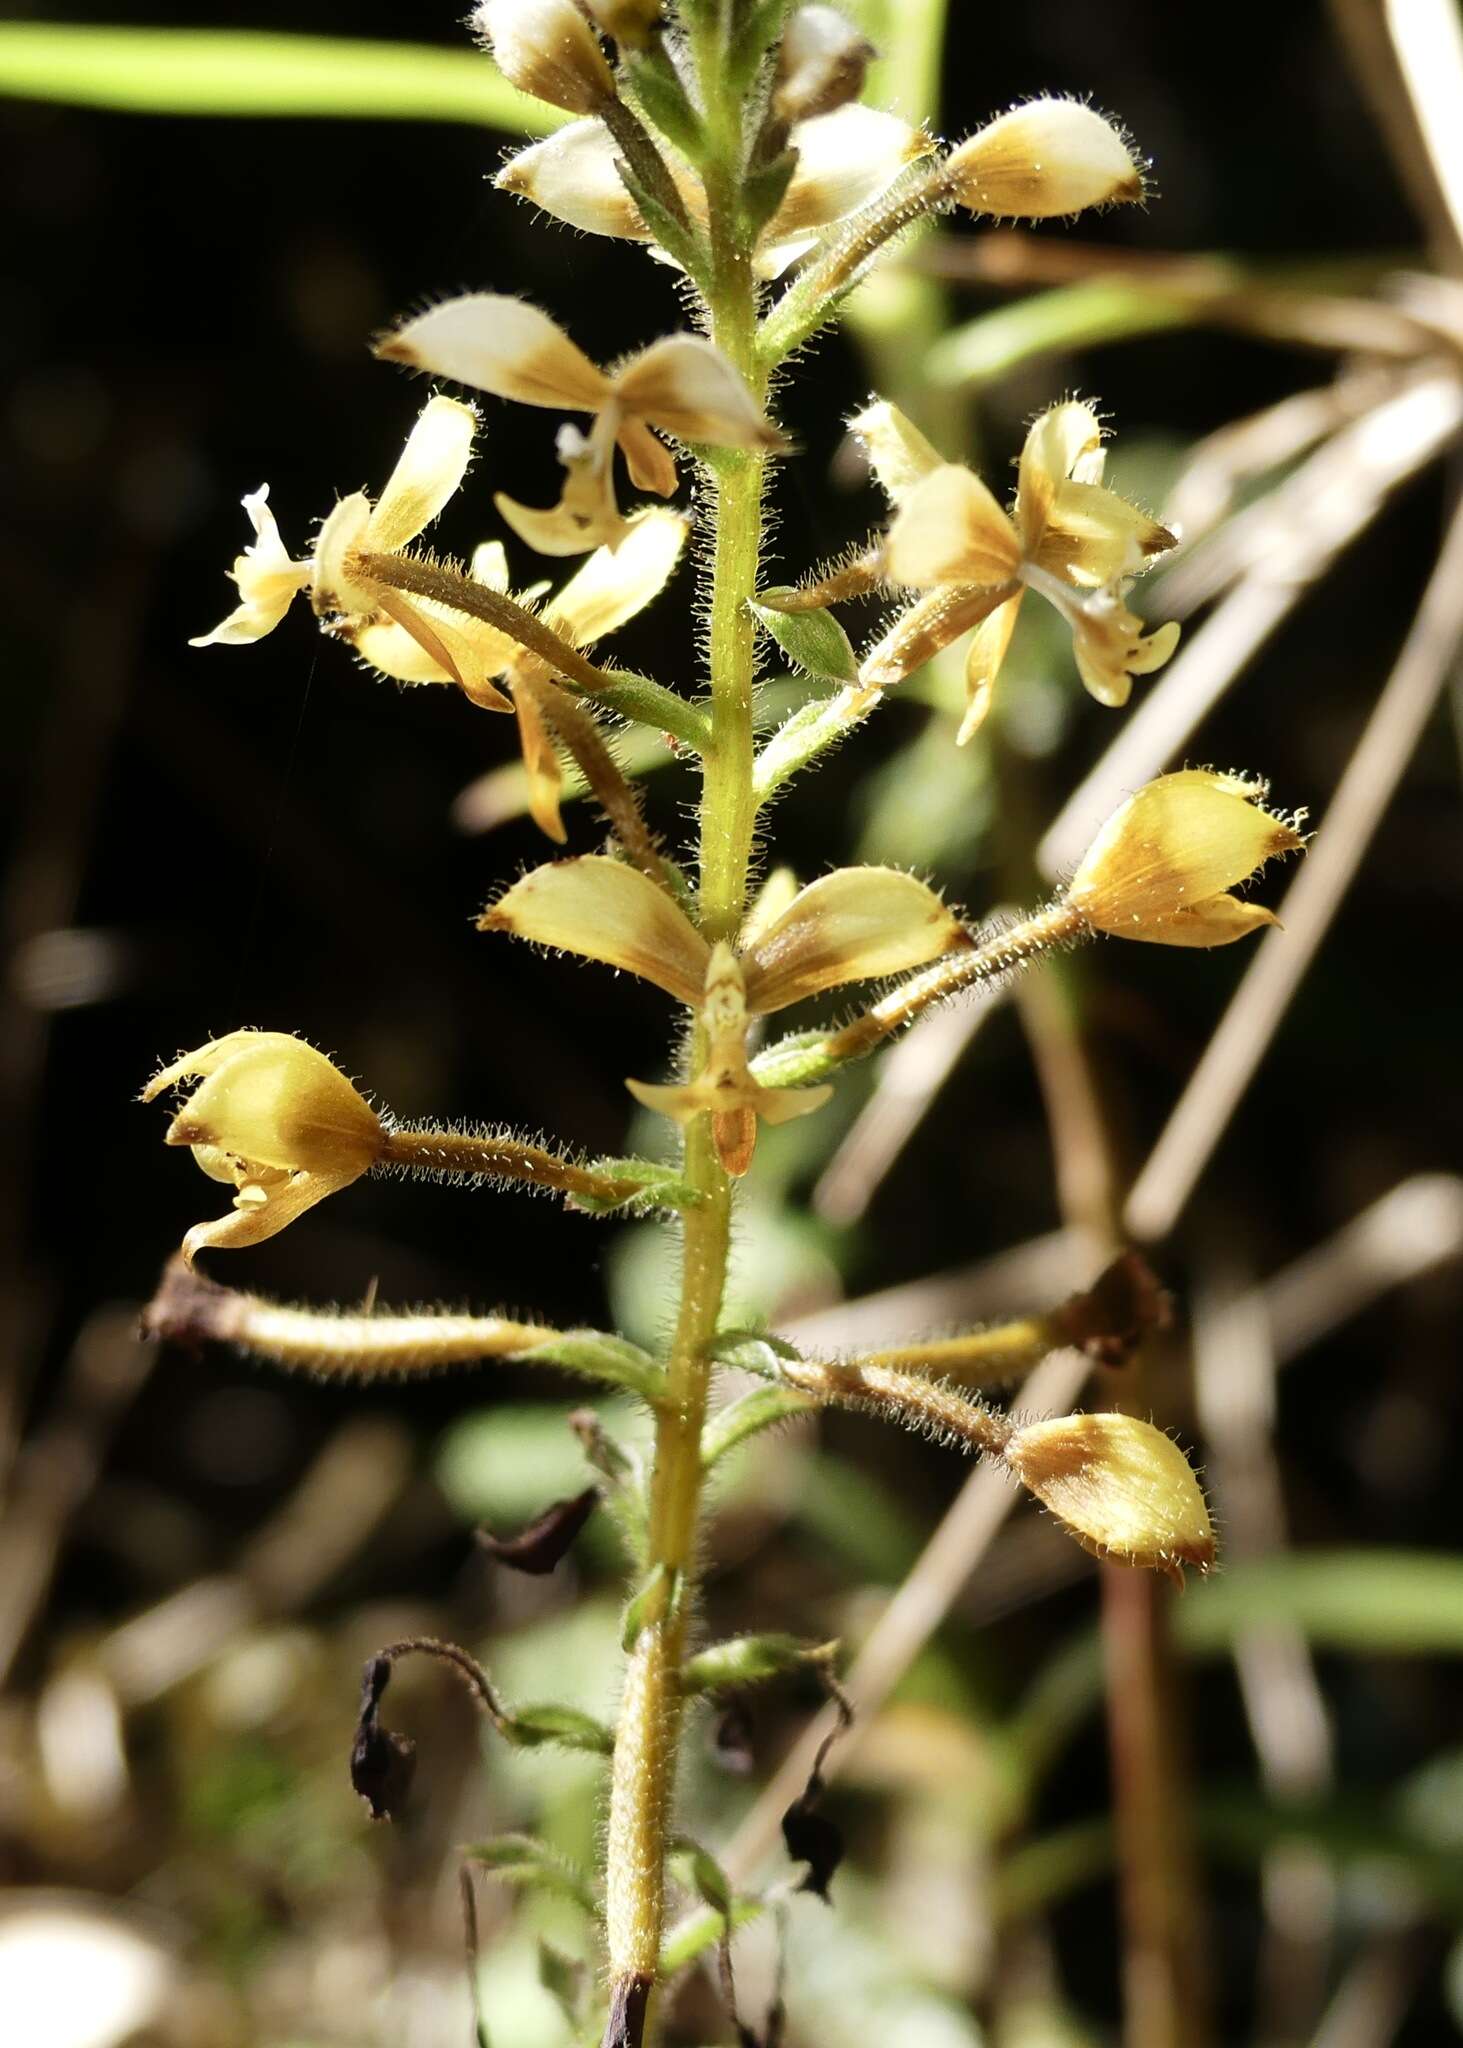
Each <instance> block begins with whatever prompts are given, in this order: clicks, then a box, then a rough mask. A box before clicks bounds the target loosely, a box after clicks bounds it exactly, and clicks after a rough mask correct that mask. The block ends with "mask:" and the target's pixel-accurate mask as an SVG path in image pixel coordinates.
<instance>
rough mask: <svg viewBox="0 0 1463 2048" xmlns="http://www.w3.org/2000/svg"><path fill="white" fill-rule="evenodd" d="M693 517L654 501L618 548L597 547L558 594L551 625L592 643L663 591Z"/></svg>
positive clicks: (634, 521)
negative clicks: (663, 506)
mask: <svg viewBox="0 0 1463 2048" xmlns="http://www.w3.org/2000/svg"><path fill="white" fill-rule="evenodd" d="M689 525H690V521H689V520H688V519H686V517H685V516H684V514H682V513H680V512H670V511H666V510H663V509H662V508H661V507H659V506H651V507H650V508H649V509H648V510H647V511H644V512H640V513H637V514H636V515H635V517H634V518H632V519H631V520H630V521H629V522H628V531H627V532H626V534H625V536H624V538H623V539H622V540H621V542H620V544H619V546H618V547H616V548H597V549H596V550H595V552H594V553H593V554H592V555H591V556H590V557H589V559H588V560H587V561H586V562H585V564H584V566H583V567H582V568H581V569H579V570H577V571H576V572H575V574H574V575H573V576H571V577H570V579H569V581H568V582H567V583H566V584H565V585H564V587H563V589H562V590H561V591H560V592H559V593H558V595H557V596H556V597H555V598H554V600H553V602H552V603H551V604H550V605H549V607H548V609H547V611H546V612H545V614H544V620H545V623H546V624H547V625H551V626H552V627H553V628H554V630H555V632H557V633H562V634H563V636H564V638H565V639H566V640H572V641H573V643H574V645H575V646H576V647H588V646H590V645H591V643H592V642H593V641H596V640H599V639H602V638H603V636H604V635H605V634H606V633H613V632H614V631H615V629H616V627H618V626H623V625H624V624H625V622H626V620H627V619H633V618H634V617H635V615H636V613H637V612H642V611H644V609H645V607H646V605H648V604H650V603H651V602H652V600H653V599H655V598H657V597H659V595H660V593H661V591H662V590H664V588H665V586H666V584H667V583H668V582H669V581H670V579H671V577H672V575H673V574H674V573H675V567H676V564H677V562H678V561H679V560H680V558H681V550H682V548H683V547H684V546H685V544H686V533H687V530H688V528H689Z"/></svg>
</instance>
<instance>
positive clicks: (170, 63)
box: [0, 21, 564, 135]
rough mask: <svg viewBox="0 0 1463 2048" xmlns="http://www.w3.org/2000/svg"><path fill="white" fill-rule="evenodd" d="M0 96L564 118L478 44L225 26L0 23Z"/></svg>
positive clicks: (304, 112) (193, 110)
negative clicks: (440, 45) (438, 44)
mask: <svg viewBox="0 0 1463 2048" xmlns="http://www.w3.org/2000/svg"><path fill="white" fill-rule="evenodd" d="M0 93H8V94H13V95H16V96H18V97H20V98H24V99H38V100H60V101H62V102H65V103H66V104H68V105H71V106H86V107H106V108H110V109H112V110H114V111H117V112H123V113H136V114H226V115H254V116H267V117H273V118H277V117H279V116H281V115H295V116H301V117H304V118H307V119H314V120H321V119H331V118H341V119H349V120H376V121H466V122H469V123H471V124H472V125H473V126H475V127H480V128H499V129H502V130H503V132H504V133H505V134H509V135H547V134H549V133H550V131H551V130H553V129H555V128H558V127H559V126H561V125H562V123H563V120H564V116H563V115H562V114H561V113H560V112H559V111H558V109H557V108H555V107H550V106H546V105H545V104H544V102H543V101H541V100H535V99H530V98H529V97H528V96H527V94H526V93H521V92H519V91H517V90H516V89H515V88H514V87H513V86H511V85H510V84H509V83H508V81H507V79H505V78H504V77H503V76H502V74H501V73H500V72H499V71H498V70H497V69H496V68H495V66H494V65H493V64H492V62H491V60H490V59H489V58H487V57H486V56H484V55H482V54H481V52H478V51H473V50H469V49H455V50H454V49H440V50H439V49H434V48H433V47H431V46H430V45H428V44H423V43H383V42H361V41H356V40H354V39H352V38H348V37H344V36H341V37H336V36H294V35H267V34H258V35H256V34H252V33H249V32H247V31H242V30H240V31H236V30H232V29H152V28H110V27H100V26H90V25H86V26H83V25H81V24H77V23H71V22H66V23H61V22H39V21H37V22H7V23H0Z"/></svg>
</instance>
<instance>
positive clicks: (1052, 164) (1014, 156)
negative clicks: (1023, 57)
mask: <svg viewBox="0 0 1463 2048" xmlns="http://www.w3.org/2000/svg"><path fill="white" fill-rule="evenodd" d="M946 172H947V174H948V177H949V183H950V189H951V191H952V192H953V194H954V196H955V198H956V199H957V201H958V202H959V204H960V205H961V206H968V207H969V208H970V210H971V212H972V213H984V214H991V215H994V216H995V218H996V219H998V220H1044V219H1047V218H1049V217H1050V216H1052V215H1056V214H1064V213H1081V212H1082V211H1083V210H1084V209H1085V208H1086V207H1089V206H1116V205H1121V204H1124V203H1126V202H1130V201H1133V200H1138V199H1141V198H1142V197H1143V166H1142V164H1141V162H1140V161H1139V159H1138V158H1137V157H1136V156H1134V154H1133V152H1132V150H1131V149H1130V148H1129V147H1128V144H1127V143H1126V141H1125V140H1124V139H1123V136H1122V135H1121V133H1120V132H1119V130H1118V129H1117V128H1115V127H1114V126H1113V124H1112V122H1111V121H1105V120H1104V119H1103V117H1102V115H1101V114H1098V113H1094V111H1093V109H1092V108H1091V107H1088V106H1084V105H1083V104H1082V102H1081V101H1080V100H1061V99H1039V100H1030V101H1028V102H1027V104H1026V105H1025V106H1024V107H1013V108H1012V109H1011V111H1010V113H1009V114H1002V115H1001V116H1000V118H999V119H998V120H995V121H992V122H990V123H989V125H988V126H987V127H984V128H982V129H981V130H980V131H979V133H978V134H975V135H972V136H971V137H970V138H969V139H968V141H965V142H962V143H961V144H960V146H959V147H958V148H957V149H955V150H953V151H952V152H951V154H950V156H949V158H948V159H947V161H946Z"/></svg>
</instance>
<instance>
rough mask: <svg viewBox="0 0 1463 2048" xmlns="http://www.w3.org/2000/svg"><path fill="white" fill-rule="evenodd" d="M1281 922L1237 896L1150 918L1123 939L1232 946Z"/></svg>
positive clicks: (1168, 944)
mask: <svg viewBox="0 0 1463 2048" xmlns="http://www.w3.org/2000/svg"><path fill="white" fill-rule="evenodd" d="M1279 922H1280V920H1279V918H1278V917H1277V916H1276V915H1275V913H1274V911H1273V910H1267V909H1266V908H1265V906H1264V904H1263V903H1245V902H1242V901H1241V899H1240V898H1239V897H1238V896H1211V897H1209V898H1208V899H1207V901H1205V902H1203V903H1195V904H1194V905H1192V907H1191V908H1189V909H1188V910H1176V911H1175V912H1174V913H1173V915H1172V917H1150V918H1149V919H1148V920H1147V922H1146V923H1145V924H1143V925H1142V926H1141V927H1140V928H1135V929H1134V930H1133V931H1131V932H1127V933H1125V934H1124V936H1125V937H1127V938H1133V939H1146V940H1148V941H1149V942H1150V944H1152V945H1155V946H1232V945H1233V944H1234V942H1235V940H1236V939H1247V938H1248V937H1249V936H1250V934H1251V932H1257V931H1260V930H1262V929H1263V928H1264V926H1266V925H1267V924H1279Z"/></svg>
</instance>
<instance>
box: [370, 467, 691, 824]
mask: <svg viewBox="0 0 1463 2048" xmlns="http://www.w3.org/2000/svg"><path fill="white" fill-rule="evenodd" d="M689 524H690V522H689V521H688V520H687V518H686V517H685V515H684V514H683V513H680V512H672V511H671V510H669V509H668V508H666V507H663V506H648V507H647V508H646V509H645V510H644V511H641V512H638V513H636V514H635V515H634V517H632V518H631V519H629V520H628V521H627V522H626V533H625V537H624V539H623V540H622V541H621V542H620V544H619V546H618V547H616V548H607V547H605V548H598V549H596V550H595V552H594V553H593V554H592V555H590V556H589V557H588V558H587V559H586V561H585V562H584V563H583V565H582V566H581V567H580V568H579V569H578V570H576V572H575V573H574V575H573V576H571V577H570V579H569V581H568V582H567V583H566V584H564V586H563V587H562V589H560V590H559V592H558V593H557V595H555V596H554V597H552V598H550V599H549V602H548V604H547V605H546V606H545V608H544V612H543V615H542V616H543V620H544V624H545V625H547V626H550V627H552V628H553V630H554V631H555V632H556V633H557V634H558V635H559V636H560V638H561V639H564V640H567V641H568V642H569V644H570V645H571V646H573V647H578V648H589V647H591V646H592V645H593V644H594V643H595V642H596V641H597V640H600V639H602V638H603V637H604V635H605V634H606V633H613V632H614V631H615V630H616V629H617V628H618V627H620V626H623V625H624V624H625V623H626V622H627V620H629V619H633V618H634V617H635V616H636V614H637V613H638V612H641V611H643V610H644V609H645V607H646V606H647V605H648V604H650V603H651V602H652V601H653V600H654V599H655V598H657V597H658V596H659V595H660V593H661V591H662V590H663V589H664V588H665V586H666V584H667V583H668V582H669V580H670V578H671V576H672V574H673V573H674V571H675V567H676V564H677V562H678V561H679V560H680V557H681V552H682V549H683V548H684V546H685V541H686V533H687V530H688V527H689ZM471 574H472V578H473V580H474V581H475V582H477V583H481V584H483V585H484V586H485V587H486V588H488V589H490V590H496V591H500V592H502V593H503V594H504V595H507V594H509V580H508V559H507V556H506V555H505V554H504V552H503V548H502V546H501V544H500V543H499V542H497V541H487V542H485V543H484V544H483V546H482V547H480V548H478V549H476V550H475V551H474V554H473V557H472V564H471ZM547 588H548V586H547V585H546V584H540V585H537V586H536V587H535V588H533V589H532V590H528V591H524V592H522V593H520V594H519V596H518V599H517V602H518V603H519V604H523V605H531V604H533V603H535V602H536V601H537V600H538V599H539V598H541V597H542V596H543V595H544V593H545V591H546V590H547ZM416 602H417V604H418V606H419V608H420V610H421V611H422V612H423V613H425V614H426V615H427V616H428V618H429V619H430V620H431V621H432V623H433V625H434V626H435V627H436V629H437V630H438V631H440V632H442V633H444V634H448V635H450V636H452V637H453V640H454V643H455V647H456V654H457V662H456V669H457V672H456V673H455V674H454V673H453V671H452V670H451V669H449V668H448V667H447V666H445V665H444V664H443V663H442V662H441V661H439V660H436V659H434V658H433V656H432V655H431V653H430V652H429V651H428V650H427V649H426V648H424V647H423V645H422V644H421V642H420V640H419V639H418V638H417V637H416V636H414V635H413V634H411V633H409V632H408V631H406V630H405V629H404V628H403V627H402V626H401V625H399V624H398V623H397V621H396V620H395V619H394V618H393V617H391V616H390V614H388V613H385V612H377V613H375V614H373V615H370V616H365V617H352V618H346V619H343V620H342V621H341V622H340V625H339V626H338V628H337V631H338V633H339V635H340V637H341V638H342V639H345V640H348V641H349V642H350V644H351V646H352V647H354V648H355V651H356V653H357V654H359V655H360V657H361V659H362V661H364V662H366V663H368V664H369V666H370V667H372V668H375V669H379V670H380V671H381V673H382V674H383V675H388V676H391V677H393V678H395V680H396V681H398V682H403V683H451V682H456V683H458V684H459V686H460V687H461V688H463V689H464V690H465V692H466V694H467V695H468V696H469V697H470V698H471V699H472V700H473V702H474V703H477V704H481V705H482V706H483V707H484V708H485V709H487V710H492V711H510V710H511V711H514V712H516V713H517V717H518V734H519V744H520V747H521V750H522V754H523V763H524V767H525V768H526V770H527V772H528V795H529V811H530V814H531V816H532V817H533V820H534V822H535V824H537V825H538V827H539V829H540V830H541V831H542V832H544V833H546V834H547V835H548V837H549V838H550V839H553V840H555V841H557V842H558V843H559V844H562V843H563V840H564V837H565V833H564V822H563V818H562V816H561V814H560V810H559V792H560V787H561V784H562V779H563V778H562V775H561V773H560V768H559V757H558V754H557V752H556V751H555V748H554V743H553V739H552V736H551V734H550V731H549V727H548V724H546V722H545V718H544V714H543V708H542V704H541V701H540V699H541V693H542V688H543V686H544V685H545V684H547V683H548V682H549V681H550V680H551V677H552V671H551V669H550V667H549V664H548V663H547V662H546V661H545V659H544V658H543V656H542V655H541V654H537V653H535V652H534V651H533V650H532V649H530V648H527V647H522V646H520V645H519V643H518V642H517V641H516V640H513V639H511V638H510V637H509V635H508V634H506V633H504V632H501V631H499V629H498V628H497V627H496V626H491V625H489V624H488V623H487V622H486V620H482V619H474V618H470V617H469V616H468V615H467V614H465V613H462V612H451V611H449V610H448V608H447V607H446V606H445V605H441V604H437V603H435V602H433V601H432V600H430V599H425V598H423V599H418V600H416ZM466 678H471V683H469V682H468V681H467V680H465V679H466ZM484 685H486V690H485V689H484ZM499 685H501V686H502V687H501V688H499ZM505 692H506V694H505Z"/></svg>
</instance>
